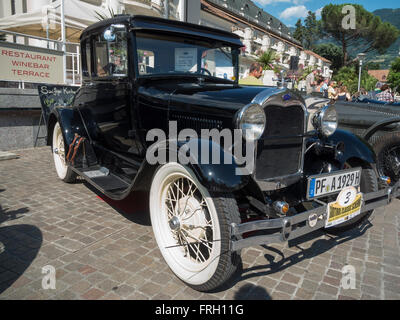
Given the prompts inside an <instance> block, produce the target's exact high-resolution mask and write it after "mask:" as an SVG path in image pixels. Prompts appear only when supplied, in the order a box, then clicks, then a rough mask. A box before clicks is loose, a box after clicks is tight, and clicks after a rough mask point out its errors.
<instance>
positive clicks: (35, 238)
mask: <svg viewBox="0 0 400 320" xmlns="http://www.w3.org/2000/svg"><path fill="white" fill-rule="evenodd" d="M42 242H43V239H42V232H41V231H40V230H39V229H38V228H36V227H35V226H32V225H26V224H20V225H15V226H6V227H0V294H1V293H2V292H4V291H5V290H6V289H7V288H9V287H10V286H12V285H13V283H14V282H15V281H17V280H18V279H19V278H20V277H21V276H22V275H23V274H24V272H25V270H26V269H27V268H28V267H29V266H30V265H31V263H32V261H33V260H34V259H35V257H36V256H37V254H38V252H39V249H40V247H41V246H42ZM38 276H40V275H38Z"/></svg>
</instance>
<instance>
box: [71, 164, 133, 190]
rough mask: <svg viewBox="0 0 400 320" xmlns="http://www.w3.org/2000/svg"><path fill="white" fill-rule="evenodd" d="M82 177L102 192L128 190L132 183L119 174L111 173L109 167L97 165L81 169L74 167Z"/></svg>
mask: <svg viewBox="0 0 400 320" xmlns="http://www.w3.org/2000/svg"><path fill="white" fill-rule="evenodd" d="M73 170H74V171H76V172H77V173H78V174H79V175H80V176H81V177H83V178H84V179H85V180H86V181H88V182H89V183H90V184H92V185H94V186H95V187H96V188H97V189H99V190H100V191H102V192H105V193H107V192H116V191H123V190H126V189H127V188H128V187H129V186H130V185H129V183H127V182H125V181H124V180H122V179H121V178H119V177H118V176H116V175H114V174H113V173H111V172H110V171H109V170H108V169H107V168H105V167H100V166H95V167H89V168H85V169H84V170H82V171H79V170H78V169H76V168H73Z"/></svg>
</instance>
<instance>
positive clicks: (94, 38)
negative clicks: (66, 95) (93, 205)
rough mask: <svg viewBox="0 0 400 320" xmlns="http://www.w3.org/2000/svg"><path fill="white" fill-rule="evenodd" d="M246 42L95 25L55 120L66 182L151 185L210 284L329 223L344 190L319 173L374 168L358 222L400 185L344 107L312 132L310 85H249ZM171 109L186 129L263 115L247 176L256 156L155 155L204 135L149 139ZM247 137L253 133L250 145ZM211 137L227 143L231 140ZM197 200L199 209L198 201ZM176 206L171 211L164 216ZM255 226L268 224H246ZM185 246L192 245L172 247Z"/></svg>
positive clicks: (328, 113)
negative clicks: (79, 74)
mask: <svg viewBox="0 0 400 320" xmlns="http://www.w3.org/2000/svg"><path fill="white" fill-rule="evenodd" d="M118 41H120V42H121V43H122V44H118ZM112 45H113V46H112ZM241 46H242V43H241V42H240V40H239V38H238V37H237V36H236V35H234V34H231V33H228V32H225V31H221V30H216V29H212V28H208V27H204V26H198V25H192V24H188V23H182V22H177V21H169V20H164V19H159V18H151V17H144V16H133V17H132V16H118V17H115V18H113V19H110V20H106V21H102V22H99V23H96V24H94V25H92V26H90V27H89V28H87V29H86V30H85V31H84V32H83V34H82V36H81V48H82V68H83V74H84V75H83V84H82V87H81V88H80V89H79V91H78V92H77V94H76V96H75V100H74V103H73V105H71V106H66V107H65V106H60V107H57V108H55V109H54V110H53V112H52V114H51V115H50V118H49V120H48V124H49V128H48V136H49V139H48V142H49V144H51V145H52V146H53V147H52V150H53V153H54V157H55V162H56V168H57V172H58V174H59V176H60V178H62V179H63V180H64V181H67V182H68V181H70V180H72V179H73V178H74V177H75V176H76V174H78V175H80V176H82V177H83V178H85V179H86V180H87V181H88V182H89V183H91V184H92V185H94V186H95V187H96V188H97V189H99V190H100V191H101V192H103V193H104V194H106V195H107V196H108V197H110V198H113V199H117V200H118V199H123V198H124V197H126V196H127V195H128V194H129V193H130V192H131V191H134V190H150V213H151V217H152V224H153V229H154V228H155V229H154V233H155V237H156V240H157V243H158V244H159V247H160V250H161V251H162V253H163V256H164V258H165V260H166V261H167V263H168V264H169V266H170V267H171V269H172V270H173V271H174V272H175V274H177V276H178V277H179V278H180V279H182V280H183V281H185V282H186V283H187V284H188V285H190V286H192V287H194V288H196V289H198V290H211V289H214V288H216V287H218V286H219V285H221V284H222V283H224V282H225V281H226V280H227V279H228V278H229V277H230V276H231V275H232V273H233V272H234V270H235V269H236V267H237V265H238V257H239V252H240V249H242V248H244V247H247V246H252V245H257V244H266V243H271V242H280V241H287V240H291V239H294V238H297V237H299V236H301V235H304V234H307V233H309V232H312V231H314V230H316V229H319V228H323V227H325V226H326V220H327V207H328V203H331V202H333V201H335V199H336V197H337V194H338V193H339V191H340V190H339V189H340V188H339V187H338V188H339V189H338V190H337V191H336V192H330V193H326V194H323V196H322V195H321V196H320V197H317V196H315V197H314V196H312V195H311V191H310V190H311V188H314V187H311V185H312V184H313V183H315V181H317V182H316V183H317V184H318V181H320V182H321V181H322V182H321V183H322V184H323V180H318V179H319V178H318V177H327V178H326V179H331V180H332V179H335V178H332V177H333V176H334V175H335V174H338V175H341V177H340V178H343V177H345V176H346V174H347V175H348V176H349V177H350V176H351V175H352V174H353V176H352V177H353V178H354V179H356V178H355V177H356V176H357V175H358V174H360V173H361V174H362V176H361V182H360V181H358V184H359V185H360V186H361V190H360V189H359V186H358V185H357V186H356V187H357V188H355V189H354V190H356V189H357V192H361V193H362V194H363V198H362V199H363V200H362V205H360V208H359V213H358V214H357V215H356V216H354V217H351V218H349V219H348V221H344V222H343V223H340V224H338V225H335V226H333V229H340V228H343V227H348V226H354V225H356V224H358V223H359V222H360V221H362V220H363V219H362V218H364V217H366V216H367V215H368V214H370V213H371V210H372V209H374V208H376V207H377V206H380V205H384V204H387V203H388V202H390V200H391V196H392V195H393V194H394V193H395V192H397V186H395V188H394V189H393V188H388V187H387V188H384V189H380V190H378V178H377V175H376V170H375V154H374V152H373V150H372V149H371V147H370V146H369V145H368V144H367V143H366V142H365V141H363V140H362V139H360V138H358V137H357V136H355V135H354V134H352V133H350V132H347V131H343V130H340V129H337V130H334V129H335V128H336V127H335V121H336V120H335V119H334V118H335V113H334V110H332V109H329V107H326V108H325V109H324V110H323V114H321V113H320V112H319V113H318V115H317V116H315V119H314V121H313V123H314V125H315V128H314V129H313V130H308V129H307V123H308V112H307V110H306V107H305V103H304V100H303V99H302V98H301V97H300V96H299V95H296V94H295V93H294V92H291V91H289V90H287V89H280V88H267V87H256V86H248V87H245V86H240V85H238V80H237V79H238V59H239V48H240V47H241ZM104 48H106V50H105V51H104V50H103V49H104ZM102 50H103V51H102ZM124 50H125V51H124ZM121 52H122V53H121ZM117 55H118V57H117V59H119V62H118V63H117V66H115V65H113V66H112V67H109V66H108V65H107V64H105V62H109V63H110V61H107V57H108V60H109V58H110V56H114V57H115V56H117ZM216 57H219V58H218V59H217V58H216ZM214 58H215V59H214ZM213 59H214V60H213ZM121 61H123V63H122V64H121ZM100 62H102V63H103V65H105V66H104V68H101V66H99V63H100ZM192 65H194V66H196V67H195V68H193V67H192ZM121 66H122V67H121ZM204 69H206V70H204ZM116 70H117V71H116ZM112 73H114V74H112ZM260 110H261V111H260ZM260 112H261V113H260ZM260 119H261V120H260ZM171 121H172V122H175V123H176V126H177V128H176V129H177V130H178V132H180V131H181V130H183V129H187V128H189V129H192V131H194V132H196V133H200V131H201V130H202V129H210V130H211V129H217V130H223V129H228V131H234V130H235V129H238V128H239V129H240V128H241V127H240V126H241V125H243V126H248V127H250V128H252V130H255V129H257V128H261V127H262V128H263V129H262V132H260V136H259V137H258V138H257V139H256V140H255V150H254V154H253V155H254V165H255V168H254V170H252V171H251V172H249V173H248V174H240V175H239V174H237V169H238V168H241V167H242V166H241V165H240V164H239V163H238V161H236V160H237V158H235V157H231V160H232V161H231V163H230V164H226V163H222V164H210V163H208V162H201V161H200V162H197V163H188V164H182V163H179V159H177V160H175V161H172V160H171V159H169V158H168V159H167V161H166V163H161V164H154V163H149V161H147V159H146V152H148V150H149V148H150V147H153V148H154V146H155V148H156V149H157V148H158V149H157V150H162V149H163V148H164V149H168V150H169V149H170V148H172V147H171V146H172V145H177V146H182V145H185V144H186V143H188V141H192V140H194V139H195V138H193V139H192V138H191V139H179V138H178V139H176V138H171V137H170V136H169V137H168V138H167V140H166V141H161V142H160V141H158V142H160V143H159V144H157V143H156V144H154V141H148V139H146V136H147V134H148V132H149V131H150V130H152V129H154V128H158V129H161V130H163V131H164V132H168V131H169V128H170V127H169V124H170V123H171ZM257 121H258V122H257ZM262 121H264V122H262ZM261 124H262V125H263V126H261ZM243 128H244V127H243ZM324 130H328V131H329V134H325V135H324V132H326V131H324ZM51 137H52V138H51ZM198 139H199V140H201V139H200V138H198ZM246 139H247V138H241V141H240V143H242V144H243V145H245V142H244V140H246ZM249 139H250V138H249ZM203 142H204V141H203ZM205 143H207V144H209V150H211V151H212V150H213V151H215V150H217V152H219V153H220V155H222V156H225V155H226V153H227V149H226V148H225V147H224V146H222V144H221V145H219V144H216V143H215V142H213V141H211V140H207V141H206V142H205ZM236 147H237V145H236V146H235V148H236ZM201 150H204V149H201ZM201 152H203V151H201ZM60 168H61V169H60ZM174 170H175V171H174ZM357 170H358V171H357ZM175 176H176V178H175ZM338 177H339V176H338ZM358 178H360V177H358ZM168 179H169V180H168ZM171 179H172V180H171ZM174 179H175V180H174ZM313 179H314V180H313ZM343 179H344V178H343ZM313 181H314V182H313ZM343 181H344V180H343ZM352 183H353V182H352ZM354 183H355V182H354ZM164 184H165V188H164V187H163V186H164ZM347 184H348V186H349V185H350V184H351V183H350V180H349V181H348V183H347ZM163 188H164V189H163ZM321 188H322V187H321ZM157 190H158V191H157ZM174 190H175V191H174ZM315 190H316V189H315ZM327 190H328V189H327ZM164 191H165V192H166V193H165V196H164V193H163V192H164ZM175 192H176V193H177V194H175ZM313 192H314V191H313ZM361 193H360V194H361ZM317 198H318V199H317ZM160 199H161V200H160ZM163 199H165V201H164V200H163ZM158 201H160V202H158ZM163 201H164V202H163ZM168 201H169V202H170V204H169V203H168ZM360 201H361V200H360ZM157 203H159V206H158V204H157ZM182 206H184V209H183V211H182V210H181V208H180V207H182ZM187 207H190V208H192V209H190V210H192V211H190V210H189V209H187V210H188V212H189V213H186V211H185V210H186V208H187ZM163 210H165V212H166V215H168V217H167V218H163V217H160V215H162V212H163ZM181 211H182V212H181ZM190 212H192V213H190ZM196 212H197V213H199V212H201V214H202V216H201V217H197V216H196V214H197V213H196ZM214 213H215V214H214ZM185 214H187V215H186V216H185ZM183 216H185V217H186V218H183ZM212 217H214V218H212ZM185 219H186V220H188V221H190V223H189V222H187V223H186V224H185V222H184V220H185ZM250 220H251V221H250ZM163 223H164V225H165V226H164V225H163ZM249 231H257V232H256V233H252V235H251V236H248V235H247V236H246V233H248V232H249ZM243 234H245V235H243ZM210 239H211V240H210ZM163 241H165V242H168V241H170V242H171V243H172V244H173V243H174V241H176V243H177V244H176V245H172V244H171V246H167V243H164V242H163ZM175 247H181V249H179V250H181V251H176V252H174V253H169V252H170V251H168V250H171V251H172V250H175V249H166V248H175ZM216 250H217V255H216V256H215V257H214V256H213V255H214V251H216ZM180 252H181V253H182V257H181V256H179V255H180ZM211 257H214V259H213V260H212V261H211V262H209V263H208V262H207V261H210V260H211ZM185 259H187V261H186V260H185ZM198 266H203V267H202V268H200V267H199V269H198ZM204 270H205V271H204Z"/></svg>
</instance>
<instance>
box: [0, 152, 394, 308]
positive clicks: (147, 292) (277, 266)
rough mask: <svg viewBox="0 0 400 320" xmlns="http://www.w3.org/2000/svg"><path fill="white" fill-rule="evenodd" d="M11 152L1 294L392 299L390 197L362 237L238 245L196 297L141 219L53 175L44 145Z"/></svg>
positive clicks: (1, 186)
mask: <svg viewBox="0 0 400 320" xmlns="http://www.w3.org/2000/svg"><path fill="white" fill-rule="evenodd" d="M18 154H19V155H20V157H19V159H12V160H7V161H1V162H0V172H1V173H2V175H1V182H0V190H1V192H0V204H1V208H0V212H1V214H0V221H1V225H0V243H1V244H2V246H4V248H5V251H4V252H2V253H1V254H0V299H1V300H6V299H38V300H46V299H67V300H71V299H104V300H114V299H135V300H142V299H157V300H158V299H165V300H176V299H192V300H201V299H218V300H221V299H222V300H224V299H225V300H226V299H232V298H234V297H235V296H237V292H238V290H240V288H244V287H246V288H247V289H246V292H244V293H243V294H242V295H241V297H242V298H244V299H262V300H268V299H272V300H281V299H301V300H308V299H339V300H346V299H362V300H370V299H387V300H399V299H400V247H399V240H400V218H399V212H400V201H399V200H397V199H396V200H394V201H393V203H392V204H390V205H389V206H388V207H387V208H385V209H378V211H377V212H378V213H379V214H375V215H374V220H373V222H372V225H371V227H369V228H367V229H366V232H365V233H362V234H360V233H359V232H358V231H356V230H349V231H347V232H345V233H343V234H340V235H337V236H329V235H325V234H324V233H323V232H320V233H319V234H317V233H316V235H315V237H313V238H312V239H308V240H307V241H305V242H303V243H299V244H298V245H293V244H290V246H289V245H287V244H272V245H268V246H258V247H254V248H247V249H244V250H243V251H242V263H243V272H242V274H239V275H238V276H237V277H236V278H235V279H233V280H232V282H233V283H234V284H233V285H232V286H228V287H227V288H224V289H222V290H220V291H217V292H214V293H212V294H204V293H200V292H197V291H194V290H193V289H190V288H188V287H187V286H185V284H184V283H183V282H181V281H180V280H179V279H177V278H176V277H175V276H174V275H173V274H172V272H171V271H170V270H169V268H168V266H167V265H166V263H165V262H164V260H163V258H162V256H161V253H160V250H159V249H158V247H157V245H156V243H155V240H154V236H153V232H152V229H151V226H150V225H148V224H139V223H135V222H134V221H135V219H136V217H133V216H132V219H130V217H128V216H127V215H122V214H121V213H120V212H119V211H117V210H115V209H114V208H113V207H112V206H110V205H109V204H108V203H107V201H103V200H101V199H99V198H98V195H97V194H96V193H94V192H93V191H92V190H91V189H89V188H88V187H87V185H86V184H85V183H82V182H77V183H75V184H71V185H70V184H65V183H63V182H62V181H59V180H58V178H57V176H56V173H55V170H54V164H53V159H52V156H51V153H50V151H49V148H48V147H46V148H36V149H29V150H20V151H18ZM3 190H4V191H3ZM141 197H142V196H141ZM139 198H140V197H139ZM135 199H137V198H135ZM146 201H148V199H147V200H146ZM135 203H136V202H135ZM3 211H5V212H17V213H16V214H15V216H16V217H18V219H10V218H9V217H10V215H6V218H5V219H6V220H4V221H3V220H2V219H4V218H3V217H4V216H5V215H4V214H2V212H3ZM146 214H148V213H146ZM38 230H40V233H39V232H38ZM342 240H345V241H342ZM2 248H3V247H1V246H0V250H2ZM0 252H1V251H0ZM349 264H351V265H354V267H355V268H356V277H357V280H356V289H348V290H344V289H343V288H341V287H340V284H341V283H340V282H341V279H342V271H341V270H342V268H343V267H344V266H345V265H349ZM46 265H52V266H54V267H55V268H56V279H57V283H56V290H43V289H42V278H43V276H44V275H43V274H42V267H43V266H46Z"/></svg>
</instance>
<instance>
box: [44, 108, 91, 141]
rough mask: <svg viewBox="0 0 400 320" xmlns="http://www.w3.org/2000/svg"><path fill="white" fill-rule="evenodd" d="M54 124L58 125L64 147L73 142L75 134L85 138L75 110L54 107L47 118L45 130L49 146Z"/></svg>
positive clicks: (79, 118) (83, 128)
mask: <svg viewBox="0 0 400 320" xmlns="http://www.w3.org/2000/svg"><path fill="white" fill-rule="evenodd" d="M56 122H58V123H59V124H60V127H61V130H62V133H63V137H64V142H65V145H66V147H68V146H69V145H70V144H71V143H72V141H73V140H74V136H75V133H77V134H78V135H80V136H82V137H86V136H87V134H86V131H85V126H84V124H83V123H82V119H81V117H80V115H79V113H78V112H77V111H76V110H75V109H73V108H70V107H56V108H54V109H53V110H52V112H51V114H50V116H49V121H48V128H47V132H48V137H47V142H48V144H51V135H52V133H53V128H54V125H55V123H56Z"/></svg>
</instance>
